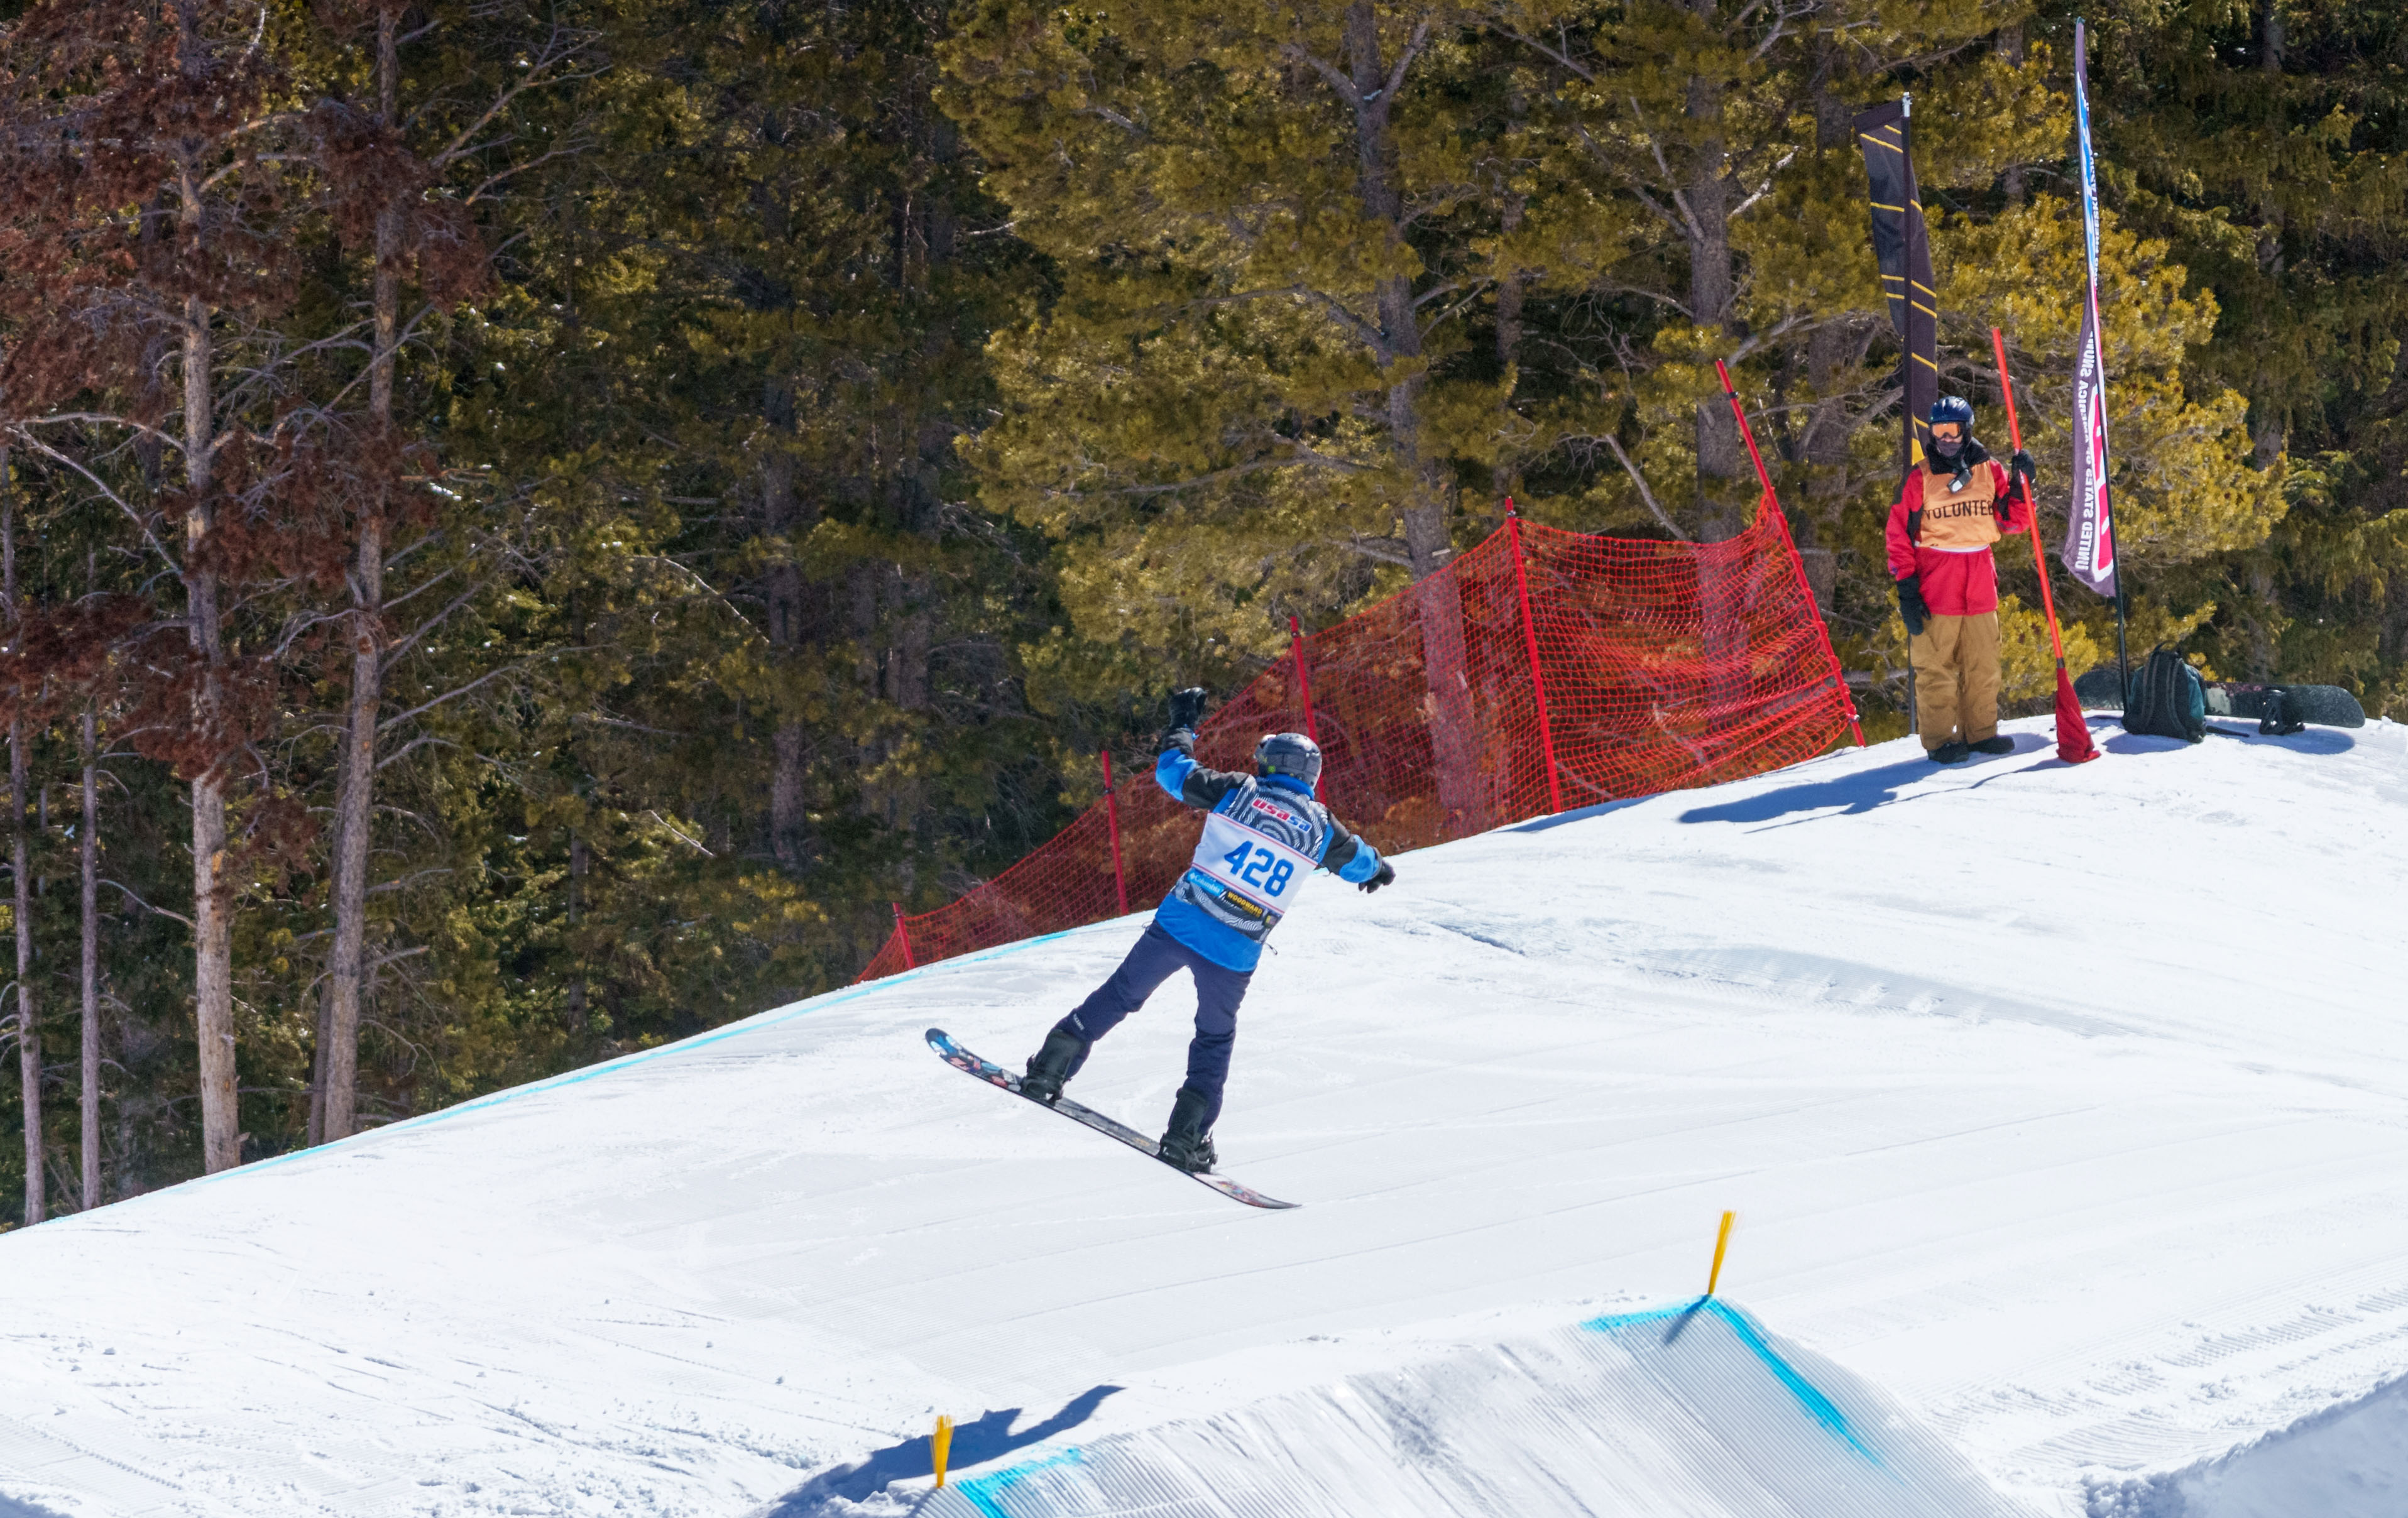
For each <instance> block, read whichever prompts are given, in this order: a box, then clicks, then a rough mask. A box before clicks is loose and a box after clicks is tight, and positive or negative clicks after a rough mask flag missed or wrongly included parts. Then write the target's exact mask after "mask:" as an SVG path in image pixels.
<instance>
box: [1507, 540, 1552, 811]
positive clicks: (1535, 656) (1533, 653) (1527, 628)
mask: <svg viewBox="0 0 2408 1518" xmlns="http://www.w3.org/2000/svg"><path fill="white" fill-rule="evenodd" d="M1505 530H1506V531H1507V532H1509V533H1511V534H1512V541H1513V594H1514V595H1515V596H1516V597H1517V598H1519V599H1520V601H1521V603H1522V647H1523V648H1524V650H1525V651H1527V652H1528V654H1529V655H1530V690H1531V692H1532V693H1533V694H1534V695H1537V696H1538V698H1539V746H1540V747H1541V748H1542V749H1544V750H1545V751H1546V754H1547V811H1548V813H1549V815H1553V814H1554V813H1555V812H1559V811H1561V810H1563V809H1564V787H1563V782H1562V780H1558V779H1557V778H1556V775H1555V727H1554V724H1552V723H1549V722H1548V721H1547V677H1546V673H1545V671H1543V670H1541V668H1540V667H1539V628H1538V624H1537V623H1533V622H1532V621H1531V620H1530V577H1529V575H1528V574H1527V572H1526V571H1525V570H1524V569H1523V567H1522V513H1521V512H1519V511H1517V510H1515V509H1514V508H1513V497H1512V496H1511V495H1508V496H1507V497H1505Z"/></svg>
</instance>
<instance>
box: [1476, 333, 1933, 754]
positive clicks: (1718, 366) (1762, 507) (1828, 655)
mask: <svg viewBox="0 0 2408 1518" xmlns="http://www.w3.org/2000/svg"><path fill="white" fill-rule="evenodd" d="M1714 373H1715V374H1716V375H1717V376H1719V377H1720V378H1721V380H1722V382H1723V398H1724V399H1726V400H1727V401H1729V402H1730V408H1731V416H1732V417H1733V418H1735V419H1736V420H1737V421H1738V422H1739V435H1740V437H1742V439H1744V440H1745V442H1746V443H1747V456H1748V457H1749V458H1750V459H1751V460H1753V461H1754V462H1755V464H1756V482H1757V483H1758V484H1760V485H1762V486H1763V487H1764V498H1763V499H1762V500H1760V501H1758V502H1757V503H1756V511H1757V513H1758V514H1759V515H1761V514H1762V513H1763V512H1765V511H1768V510H1769V511H1770V512H1771V513H1772V520H1773V522H1774V523H1776V524H1777V525H1778V526H1779V527H1780V529H1781V546H1782V548H1783V549H1784V550H1785V551H1786V552H1787V553H1788V555H1789V575H1790V579H1791V580H1794V581H1795V582H1796V583H1797V586H1798V594H1799V595H1801V596H1803V597H1805V600H1806V611H1807V614H1808V615H1810V616H1812V617H1813V619H1814V633H1815V636H1816V637H1820V638H1822V640H1823V657H1824V658H1825V659H1827V660H1828V661H1829V662H1830V666H1831V683H1832V684H1833V685H1834V686H1836V687H1837V688H1838V690H1839V692H1840V699H1841V700H1842V701H1843V702H1845V703H1846V704H1847V708H1848V732H1849V733H1850V734H1851V735H1853V736H1854V737H1855V738H1856V747H1857V748H1859V749H1861V748H1863V747H1864V746H1865V729H1864V724H1863V723H1860V722H1859V721H1858V720H1857V718H1856V701H1855V700H1854V699H1853V698H1851V697H1850V696H1849V695H1848V677H1847V673H1846V672H1845V671H1844V670H1842V668H1841V667H1840V655H1839V652H1838V651H1837V650H1835V649H1833V648H1832V647H1831V629H1830V628H1829V626H1828V625H1827V624H1826V623H1824V621H1823V609H1822V608H1821V607H1819V606H1816V605H1815V604H1814V587H1813V586H1812V585H1810V584H1808V583H1807V582H1806V563H1805V561H1804V560H1802V559H1800V558H1799V556H1798V544H1797V542H1796V540H1794V539H1793V538H1791V537H1790V536H1789V517H1788V514H1787V513H1786V512H1785V511H1783V510H1782V509H1781V497H1780V496H1779V495H1777V494H1773V489H1772V476H1771V475H1770V474H1768V473H1767V472H1766V471H1765V467H1764V455H1763V454H1761V453H1759V452H1757V451H1756V429H1755V428H1753V427H1751V426H1749V425H1748V424H1747V411H1746V410H1745V408H1742V406H1741V405H1740V403H1739V392H1738V391H1736V390H1734V389H1732V388H1731V377H1730V370H1729V368H1728V367H1727V366H1726V365H1724V363H1723V361H1722V360H1721V359H1716V360H1714ZM1514 543H1515V547H1516V549H1517V550H1518V549H1519V546H1520V543H1521V539H1520V538H1518V537H1516V538H1515V539H1514ZM1514 562H1515V563H1516V564H1517V565H1518V564H1519V563H1520V562H1521V561H1520V560H1519V558H1516V559H1515V561H1514ZM1910 689H1912V687H1911V686H1910Z"/></svg>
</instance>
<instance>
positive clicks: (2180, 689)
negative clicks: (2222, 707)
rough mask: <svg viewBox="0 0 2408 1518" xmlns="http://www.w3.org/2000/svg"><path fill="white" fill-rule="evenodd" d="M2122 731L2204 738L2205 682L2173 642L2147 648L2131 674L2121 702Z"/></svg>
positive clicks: (2189, 739) (2193, 739) (2192, 740)
mask: <svg viewBox="0 0 2408 1518" xmlns="http://www.w3.org/2000/svg"><path fill="white" fill-rule="evenodd" d="M2124 731H2126V732H2128V733H2146V734H2148V735H2149V736H2150V737H2152V738H2180V739H2182V740H2183V741H2184V742H2185V743H2198V742H2200V741H2202V740H2203V739H2205V738H2206V737H2207V684H2206V682H2205V681H2203V680H2200V678H2199V671H2198V670H2196V669H2193V668H2192V667H2191V666H2190V665H2189V663H2188V662H2187V661H2186V660H2185V659H2184V658H2183V656H2182V652H2181V651H2180V650H2178V649H2176V648H2175V647H2174V646H2173V645H2172V644H2171V643H2160V644H2158V645H2157V647H2156V648H2155V649H2153V650H2151V651H2150V653H2149V662H2148V663H2146V664H2144V665H2143V666H2141V667H2140V669H2139V670H2137V671H2135V672H2134V674H2133V676H2132V694H2131V698H2130V699H2129V700H2128V701H2126V702H2125V703H2124Z"/></svg>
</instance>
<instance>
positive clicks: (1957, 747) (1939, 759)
mask: <svg viewBox="0 0 2408 1518" xmlns="http://www.w3.org/2000/svg"><path fill="white" fill-rule="evenodd" d="M1972 757H1973V751H1972V750H1971V749H1969V748H1967V747H1966V746H1965V745H1964V744H1962V743H1958V742H1957V741H1955V740H1954V739H1951V740H1950V741H1948V742H1946V743H1942V745H1940V747H1938V748H1936V749H1934V750H1932V751H1931V762H1932V763H1933V764H1935V765H1961V764H1963V763H1964V762H1965V761H1966V760H1968V759H1971V758H1972Z"/></svg>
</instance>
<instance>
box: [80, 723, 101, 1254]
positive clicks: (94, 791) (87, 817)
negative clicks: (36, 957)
mask: <svg viewBox="0 0 2408 1518" xmlns="http://www.w3.org/2000/svg"><path fill="white" fill-rule="evenodd" d="M98 725H99V723H98V721H97V719H96V718H95V717H94V716H93V709H92V708H91V707H89V706H87V707H85V708H84V709H83V837H82V838H80V839H79V840H78V841H79V842H80V843H81V844H82V846H83V847H82V853H83V966H82V969H83V1087H82V1093H81V1095H82V1096H83V1112H82V1122H81V1124H80V1126H81V1128H82V1132H83V1206H84V1210H85V1211H87V1212H89V1211H90V1210H93V1208H95V1207H98V1206H99V1205H100V1204H101V1202H102V1200H103V1196H102V1193H101V1189H100V786H99V783H98V780H99V753H100V744H99V735H98V732H97V728H98Z"/></svg>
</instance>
